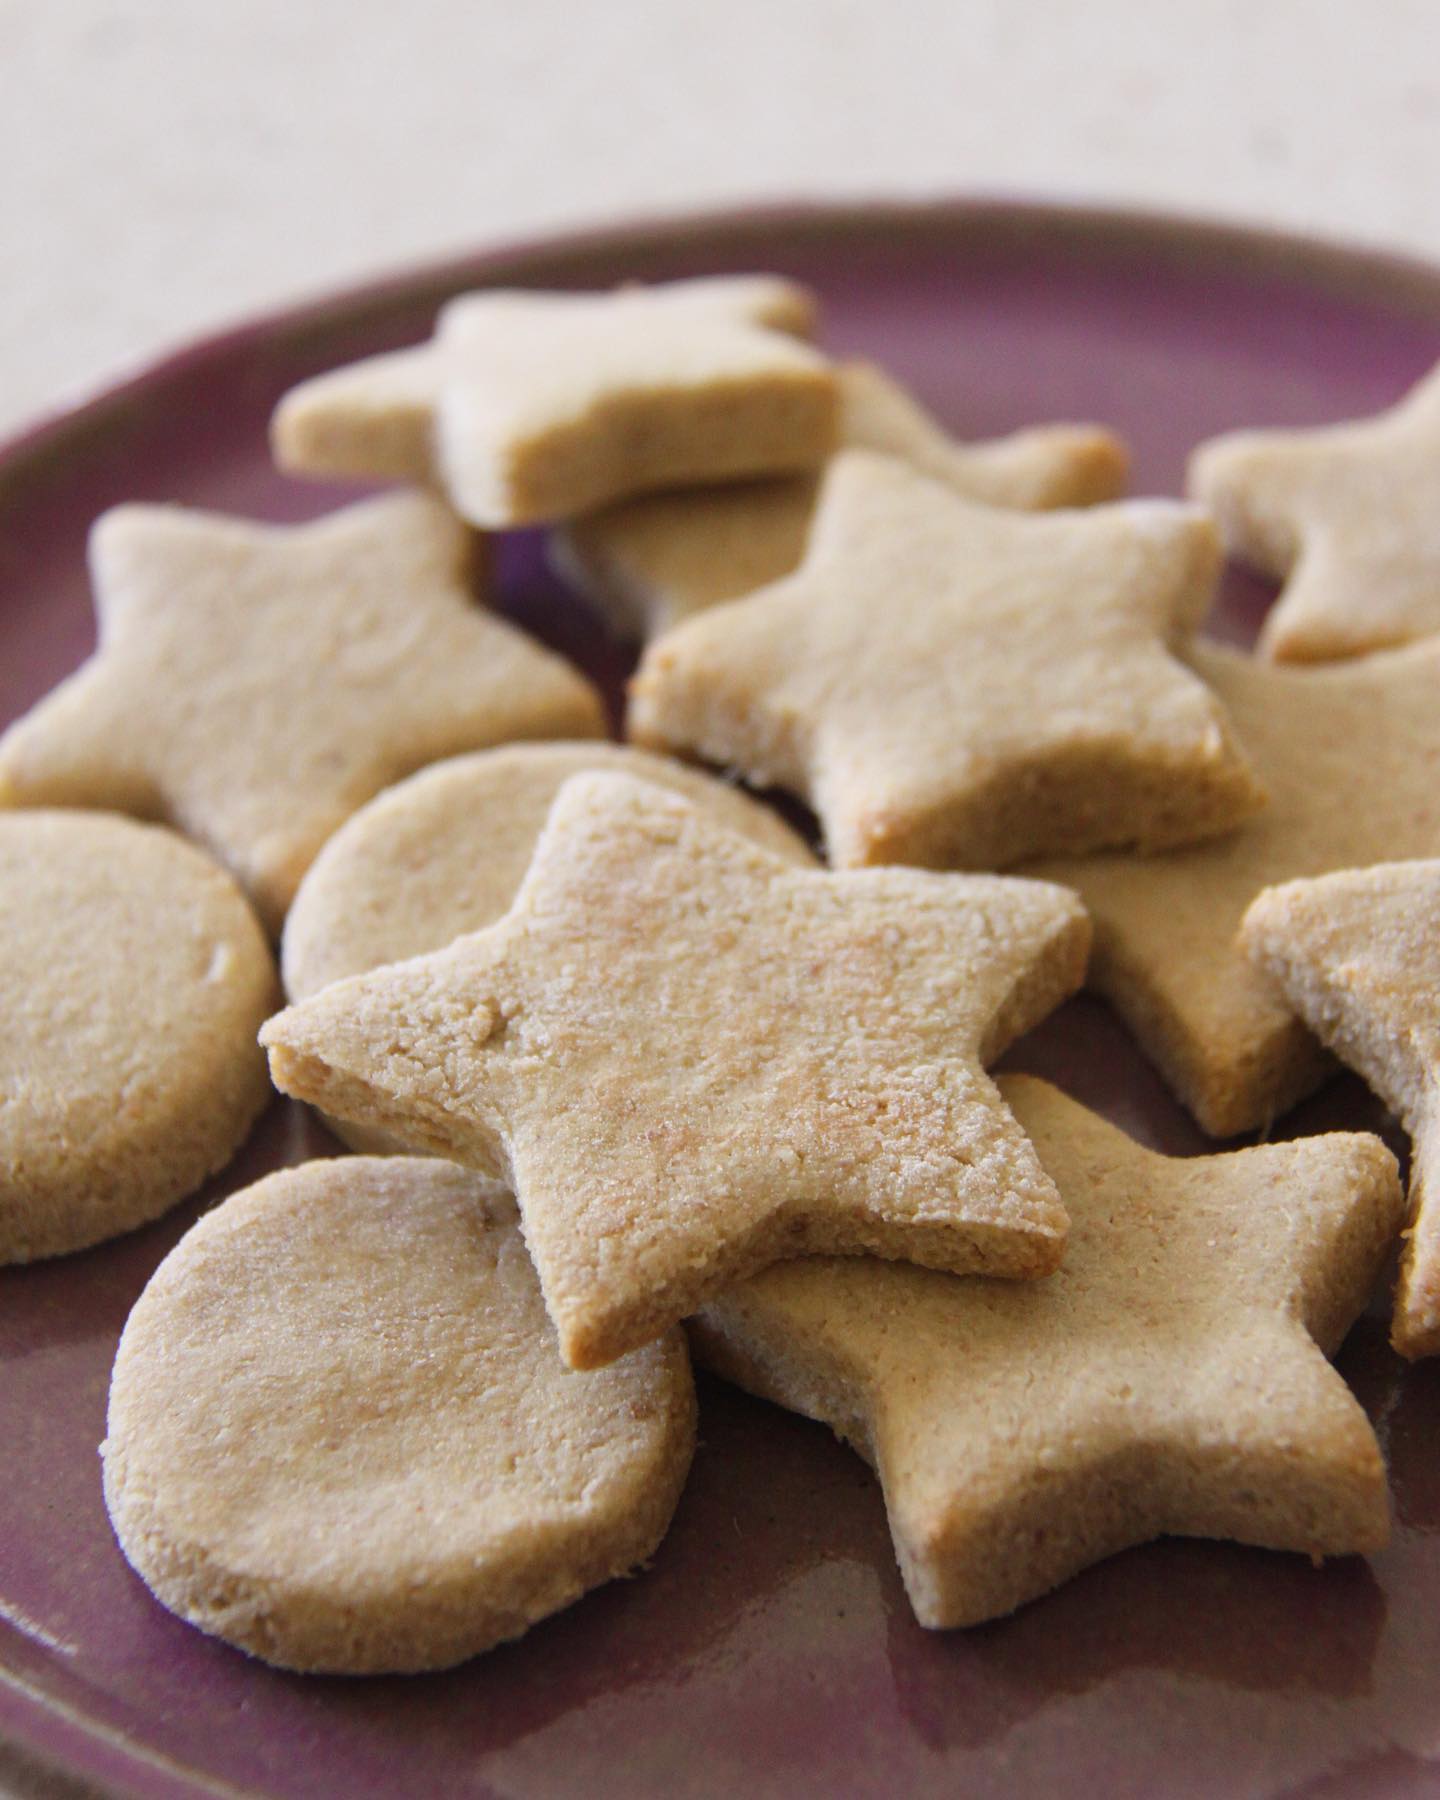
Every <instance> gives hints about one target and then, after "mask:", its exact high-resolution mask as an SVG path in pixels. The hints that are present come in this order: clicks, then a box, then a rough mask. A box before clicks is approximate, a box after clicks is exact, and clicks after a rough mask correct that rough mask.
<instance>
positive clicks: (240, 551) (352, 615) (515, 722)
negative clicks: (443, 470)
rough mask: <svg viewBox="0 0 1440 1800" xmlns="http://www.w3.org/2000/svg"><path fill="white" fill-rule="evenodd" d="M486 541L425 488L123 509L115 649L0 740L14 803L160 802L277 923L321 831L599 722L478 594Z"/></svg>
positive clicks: (106, 638)
mask: <svg viewBox="0 0 1440 1800" xmlns="http://www.w3.org/2000/svg"><path fill="white" fill-rule="evenodd" d="M470 557H471V547H470V537H469V534H468V533H467V532H466V530H465V529H464V527H463V526H462V525H460V524H459V523H458V522H457V521H456V520H455V519H454V518H452V517H451V515H450V514H449V513H448V512H447V511H446V510H445V508H444V507H443V506H441V505H440V504H439V502H438V501H435V500H431V499H427V498H424V497H422V496H420V495H418V494H400V495H391V496H388V497H386V498H383V499H380V500H372V501H368V502H366V503H364V504H362V505H360V506H354V507H350V508H348V509H347V510H345V511H344V512H339V513H333V514H331V515H330V516H329V517H327V518H323V519H320V520H318V521H317V522H316V523H314V524H311V525H301V526H294V527H289V526H285V527H282V526H273V525H254V524H250V523H248V522H245V521H242V520H237V519H229V518H224V517H221V516H219V515H217V514H211V513H196V512H188V511H184V510H182V509H181V508H178V507H160V506H122V507H117V508H116V509H114V510H113V511H111V512H108V513H106V514H105V515H104V517H103V518H101V519H100V520H99V522H98V523H97V524H96V526H95V529H94V532H93V534H92V537H91V565H92V571H93V577H94V584H95V597H96V610H97V612H98V614H99V620H100V644H99V648H98V649H97V651H96V652H95V654H94V655H93V656H92V657H91V658H90V660H89V662H87V663H86V664H85V665H84V667H83V668H81V669H80V670H79V671H78V672H77V673H76V674H74V675H72V676H71V677H70V678H69V679H68V680H67V681H64V682H62V683H61V684H60V686H59V687H58V688H57V689H56V690H55V692H54V693H52V694H51V695H49V696H48V698H46V699H45V700H42V701H41V703H40V704H39V705H38V706H37V707H36V708H35V709H34V710H33V711H32V712H30V713H28V714H27V715H26V716H25V717H24V718H22V719H21V720H20V721H19V722H18V723H16V724H15V725H12V726H11V727H10V729H9V730H8V731H7V732H6V733H5V735H4V736H3V738H0V804H3V805H7V806H37V805H40V806H94V807H105V808H109V809H113V810H115V811H118V812H128V813H136V814H139V815H140V816H142V817H151V818H156V817H159V818H164V819H166V820H168V821H169V822H170V823H172V824H175V825H177V826H179V827H180V829H181V830H183V831H185V832H187V833H188V834H189V835H190V836H192V837H194V838H196V839H198V840H199V841H200V842H201V843H202V844H204V845H205V847H206V848H207V849H209V850H210V851H211V852H212V853H213V854H214V855H215V856H217V857H218V858H219V859H220V860H221V861H222V862H223V863H225V864H226V865H227V866H228V867H229V868H230V869H231V871H232V872H233V873H234V874H235V875H236V876H237V878H238V879H239V880H240V881H241V883H242V884H243V885H244V887H245V888H246V889H247V891H248V892H249V894H250V896H251V898H252V899H253V900H254V902H255V905H256V907H257V908H258V909H259V912H260V915H261V917H262V919H263V920H264V921H265V923H266V925H267V926H268V927H269V928H270V930H271V931H272V932H278V931H279V928H280V923H281V920H282V919H283V918H284V916H285V909H286V907H287V906H288V905H289V903H290V900H291V898H292V897H293V895H294V892H295V889H296V887H297V885H298V884H299V881H300V877H301V876H302V875H303V874H304V872H305V870H306V869H307V868H308V867H309V865H310V862H311V861H312V859H313V858H314V856H315V853H316V851H317V850H318V849H319V848H320V846H321V844H323V843H324V841H325V839H326V838H327V837H329V836H330V834H331V833H332V832H333V831H334V830H335V829H336V827H337V826H339V825H340V824H342V823H343V822H344V820H345V819H346V818H348V817H349V815H350V814H351V813H352V812H354V811H355V809H356V808H357V807H358V806H361V805H363V804H364V802H365V801H366V800H369V799H370V798H371V797H372V796H373V795H374V794H376V793H378V792H379V791H380V789H381V788H383V787H386V786H387V785H388V784H389V783H391V782H392V781H395V780H398V779H399V777H400V776H402V775H407V774H409V773H410V772H411V771H412V770H414V769H417V768H419V767H420V766H421V765H423V764H425V763H428V762H434V761H436V760H437V759H438V758H440V757H442V756H449V755H452V754H453V753H454V752H455V751H457V750H471V749H478V748H480V747H481V746H482V745H486V744H493V743H498V742H501V741H503V740H505V739H507V738H517V737H585V736H587V735H592V734H593V735H595V736H600V735H602V734H603V732H604V730H605V716H604V710H603V707H602V705H601V702H600V697H599V695H598V694H597V693H596V691H595V689H594V688H593V687H592V686H591V684H590V683H589V682H588V681H587V680H586V679H585V678H584V677H583V676H582V675H581V674H580V673H579V672H578V671H577V670H576V669H574V668H572V667H571V666H570V664H569V663H567V662H565V661H564V660H563V659H562V658H560V657H558V656H555V655H553V654H552V653H551V652H550V651H548V650H544V649H542V648H541V647H540V646H539V645H538V644H536V643H534V642H532V641H531V640H530V639H529V638H527V637H526V636H524V634H523V633H521V632H519V631H517V630H515V628H514V627H513V626H511V625H507V624H506V623H505V622H504V621H503V620H501V619H498V618H496V617H494V616H493V615H492V614H490V613H487V612H485V611H483V610H482V609H480V608H479V607H477V606H475V605H474V604H473V603H472V601H471V598H470V593H469V576H470Z"/></svg>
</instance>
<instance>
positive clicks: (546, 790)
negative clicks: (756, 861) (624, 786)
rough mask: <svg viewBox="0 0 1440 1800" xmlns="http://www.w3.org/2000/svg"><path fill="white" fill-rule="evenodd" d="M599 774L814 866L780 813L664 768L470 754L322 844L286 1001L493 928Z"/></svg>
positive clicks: (288, 934)
mask: <svg viewBox="0 0 1440 1800" xmlns="http://www.w3.org/2000/svg"><path fill="white" fill-rule="evenodd" d="M593 769H612V770H615V771H617V772H618V773H620V774H629V775H633V776H635V777H636V778H637V780H641V781H649V782H654V783H655V784H656V785H657V786H659V787H665V788H670V789H671V790H672V791H673V792H675V793H677V794H679V795H681V796H682V797H683V798H684V799H686V800H689V801H691V802H692V803H693V804H694V805H696V806H697V807H699V808H701V809H702V810H703V811H706V812H708V813H709V814H710V815H711V817H713V818H714V820H715V822H716V823H717V824H718V825H724V826H726V827H727V828H728V829H729V830H731V831H738V832H739V833H740V834H741V835H742V836H744V837H750V838H753V839H754V840H755V842H756V843H757V844H761V845H763V846H764V847H765V848H766V849H768V850H771V851H773V852H774V853H775V855H777V856H783V857H784V858H785V860H786V861H787V862H794V863H799V864H801V865H802V866H813V864H814V860H815V859H814V857H813V856H812V855H811V854H810V851H809V849H808V848H807V846H806V844H805V842H804V840H803V838H801V837H800V836H799V835H798V833H796V832H794V831H792V830H791V828H790V827H789V826H788V825H787V824H786V823H785V821H784V820H783V819H782V818H781V817H780V815H779V813H777V812H775V811H773V810H772V808H770V807H768V806H764V805H762V804H761V803H760V802H759V801H758V800H754V799H752V798H751V797H750V795H748V794H747V793H746V792H745V791H744V790H743V789H742V788H737V787H731V786H729V785H728V784H727V783H725V782H723V781H717V780H716V779H715V777H714V776H713V775H707V774H706V773H705V772H704V771H703V770H701V769H691V768H687V767H686V766H685V764H684V763H677V762H672V761H671V760H670V759H669V758H668V757H663V756H649V755H647V754H646V753H645V752H644V751H643V750H631V749H627V748H626V747H625V746H623V745H620V744H605V743H601V742H599V741H598V740H596V741H586V742H582V743H576V744H568V743H552V744H506V745H503V746H501V747H500V748H498V749H495V750H477V751H475V752H474V753H473V754H472V755H469V756H455V757H450V758H449V759H447V760H446V761H445V762H442V763H434V764H432V765H431V767H430V768H428V769H422V770H421V771H420V773H419V774H418V775H412V776H411V777H410V778H409V780H408V781H402V782H400V783H398V784H397V785H396V786H395V787H393V788H388V789H387V790H386V791H385V792H384V793H383V794H381V795H379V796H378V797H377V798H376V799H374V800H372V801H371V802H370V803H369V805H368V806H363V807H361V809H360V811H359V812H357V813H356V814H355V815H354V817H353V818H350V819H347V820H346V822H345V823H344V824H343V825H342V826H341V827H340V829H339V831H337V832H336V833H335V835H334V837H332V838H331V839H330V841H329V842H328V843H327V844H326V846H325V848H324V849H323V850H322V851H321V852H320V854H319V856H318V857H316V859H315V861H314V862H313V863H312V864H311V866H310V869H309V872H308V873H307V874H306V876H305V879H304V880H303V881H302V882H301V883H300V891H299V893H298V894H297V895H296V896H295V904H294V905H293V906H292V907H291V908H290V911H289V913H288V914H287V915H286V919H285V936H284V940H283V945H282V959H281V963H282V968H283V971H284V976H285V992H286V993H287V994H288V995H289V997H290V998H291V999H292V1000H303V999H305V998H306V997H307V996H308V995H310V994H314V993H318V991H319V990H320V989H321V988H322V987H325V986H326V985H327V984H328V983H330V982H332V981H338V980H340V979H341V978H342V977H343V976H346V975H360V974H363V973H364V972H365V971H366V970H367V969H375V968H378V967H379V966H380V965H381V964H382V963H390V962H402V961H403V960H404V959H405V958H406V957H410V956H423V955H425V954H426V953H427V952H428V951H431V950H443V949H444V948H445V946H446V945H447V944H449V943H451V942H453V940H454V939H455V938H457V937H462V936H463V935H464V934H465V933H466V932H469V931H479V930H481V929H483V927H485V926H486V925H493V924H494V923H495V921H496V920H497V919H499V918H501V917H503V915H504V914H505V913H506V912H507V911H508V910H509V908H510V905H511V902H512V901H513V900H514V898H515V895H516V893H517V892H518V891H519V888H520V883H521V882H522V881H523V880H524V877H525V871H526V869H527V868H528V867H529V866H530V857H531V855H532V853H533V852H534V849H535V844H536V840H537V839H538V838H539V836H540V833H541V831H542V829H543V828H544V825H545V820H546V818H547V817H548V816H549V812H550V806H551V803H552V802H553V800H554V798H555V796H556V794H557V793H559V791H560V789H561V787H562V786H563V785H564V784H565V782H567V781H568V780H569V779H570V777H571V776H572V775H582V774H584V773H585V772H586V771H587V770H593Z"/></svg>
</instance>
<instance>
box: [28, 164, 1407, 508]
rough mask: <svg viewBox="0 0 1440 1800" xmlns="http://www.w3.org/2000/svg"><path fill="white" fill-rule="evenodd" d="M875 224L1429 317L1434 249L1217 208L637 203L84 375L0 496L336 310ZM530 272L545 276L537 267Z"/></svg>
mask: <svg viewBox="0 0 1440 1800" xmlns="http://www.w3.org/2000/svg"><path fill="white" fill-rule="evenodd" d="M877 227H883V228H884V229H886V230H888V231H891V232H893V233H895V234H896V235H897V236H901V235H905V236H909V237H912V238H916V239H919V238H923V237H927V236H928V237H932V238H933V237H954V236H956V235H957V234H959V235H964V236H970V237H973V238H974V239H975V240H976V241H984V240H986V239H989V240H990V241H992V242H996V243H1004V242H1007V241H1008V242H1009V243H1011V244H1015V243H1019V242H1023V241H1024V240H1025V239H1027V238H1029V239H1036V238H1039V237H1040V236H1042V235H1046V234H1048V235H1052V236H1053V235H1055V234H1058V235H1061V236H1063V237H1064V238H1066V239H1067V240H1069V241H1070V242H1071V243H1075V244H1083V245H1086V246H1088V247H1090V248H1092V249H1098V250H1100V251H1102V252H1103V251H1107V250H1108V251H1110V252H1112V253H1113V252H1114V251H1116V250H1118V249H1122V248H1128V249H1130V250H1132V251H1133V250H1134V249H1137V248H1147V249H1151V250H1163V252H1164V253H1165V254H1166V255H1167V257H1168V258H1169V259H1171V260H1172V261H1178V262H1184V263H1194V262H1195V261H1197V259H1199V260H1203V261H1208V262H1214V261H1221V260H1223V261H1224V262H1226V263H1227V264H1228V265H1229V266H1231V267H1235V266H1237V265H1242V264H1243V265H1244V266H1245V267H1246V268H1247V269H1248V271H1249V272H1251V273H1259V272H1262V271H1263V272H1268V273H1273V274H1277V275H1280V274H1283V275H1288V276H1289V277H1290V278H1292V279H1294V280H1298V281H1302V282H1309V283H1313V284H1315V285H1318V286H1321V287H1323V288H1324V289H1326V290H1328V291H1330V292H1335V293H1341V294H1347V293H1354V292H1356V291H1357V290H1363V291H1364V292H1365V293H1367V294H1377V293H1378V295H1379V297H1380V298H1382V299H1383V300H1385V302H1386V303H1387V304H1388V305H1390V306H1391V307H1393V308H1395V309H1396V310H1400V311H1405V312H1413V313H1414V314H1415V315H1416V316H1418V317H1421V318H1425V319H1434V320H1435V321H1436V322H1440V256H1436V257H1434V258H1432V257H1430V256H1427V255H1425V254H1423V253H1421V252H1412V251H1408V250H1401V249H1396V248H1394V247H1391V246H1387V245H1381V244H1369V243H1367V242H1365V241H1364V240H1362V239H1358V238H1350V237H1346V236H1339V235H1335V236H1331V235H1327V234H1325V233H1323V232H1318V231H1310V230H1305V229H1294V228H1291V227H1288V226H1279V225H1270V224H1266V223H1265V222H1263V221H1259V220H1242V219H1238V218H1233V217H1230V216H1228V215H1226V214H1224V213H1223V212H1218V211H1217V212H1209V211H1206V210H1203V209H1198V208H1197V209H1195V210H1186V209H1169V208H1165V207H1161V206H1155V207H1150V206H1136V205H1126V204H1116V205H1111V204H1103V203H1096V202H1092V201H1087V200H1067V199H1061V200H1055V199H1046V198H1044V197H1043V196H1029V195H1014V196H1010V195H1004V194H991V193H987V192H983V191H981V192H976V193H965V192H961V193H956V194H951V195H941V196H937V197H929V198H905V197H889V196H879V197H876V198H873V199H865V198H846V197H838V198H833V199H828V198H827V199H808V198H806V199H776V200H765V201H760V202H754V203H745V202H741V203H738V204H735V205H726V206H720V207H714V208H703V209H700V210H698V211H696V210H688V211H687V210H661V211H657V212H654V213H649V212H643V213H638V214H635V215H632V216H629V217H625V218H621V219H617V220H614V221H609V222H601V223H598V224H583V225H579V226H575V227H569V228H563V229H560V230H557V231H554V232H537V233H533V234H532V233H525V234H521V235H519V236H517V237H505V238H503V239H501V240H500V241H499V242H496V243H482V244H480V245H479V246H478V247H475V248H472V249H468V250H459V251H452V252H448V253H445V254H442V255H440V256H438V257H433V258H425V259H424V260H422V261H419V262H414V263H402V264H397V265H395V266H393V267H390V268H386V269H383V270H381V271H379V272H378V273H376V274H374V275H367V276H361V277H360V278H358V279H357V280H355V281H349V282H344V281H342V282H341V283H340V284H339V285H336V286H331V287H326V288H321V289H317V290H314V291H312V292H307V293H302V294H300V295H298V296H297V297H295V298H292V299H288V300H282V301H280V302H279V303H277V304H275V305H273V306H267V307H262V308H260V309H258V310H256V311H251V312H244V313H241V314H240V315H239V316H238V317H236V318H234V319H231V320H229V321H226V322H222V323H221V324H220V325H218V326H217V327H215V328H214V329H213V330H206V331H202V332H199V333H196V334H193V335H187V336H186V337H184V338H181V339H180V340H178V341H177V342H175V343H173V344H171V345H170V346H169V347H167V348H163V349H161V350H159V351H158V352H156V353H154V354H153V355H143V356H141V357H139V358H137V359H136V360H134V361H133V362H127V361H125V360H124V359H122V360H121V361H120V362H119V363H118V365H116V366H113V367H112V368H111V369H110V370H109V371H107V372H103V373H102V374H100V375H99V376H98V377H96V379H95V380H94V381H93V382H88V383H82V384H80V385H79V387H78V388H77V389H76V390H75V391H73V392H71V393H68V394H62V395H61V396H60V397H59V398H58V399H57V400H56V401H55V402H54V403H53V404H50V405H47V406H43V407H42V408H41V410H40V411H39V412H37V413H34V414H32V415H30V416H29V418H27V419H24V420H22V421H21V423H20V424H19V425H18V426H17V427H16V428H14V429H13V430H11V431H9V432H7V433H6V434H4V435H3V436H0V497H3V492H4V488H5V487H6V486H8V484H9V482H10V481H11V480H12V479H13V478H14V476H15V475H16V474H17V472H18V471H19V470H20V468H21V467H22V466H23V465H24V464H25V463H27V462H29V460H30V459H31V458H32V457H35V456H39V455H42V454H45V453H48V452H50V451H52V450H54V449H55V448H57V447H59V446H60V445H61V444H62V443H63V440H64V439H65V438H66V437H68V436H69V435H70V434H71V433H72V432H75V431H79V430H83V429H86V428H89V427H91V426H93V425H96V424H98V423H100V422H101V421H102V420H103V419H104V418H105V416H106V414H107V413H110V412H112V411H114V410H118V409H119V408H121V407H123V406H124V405H125V404H126V403H127V402H130V401H133V400H137V399H139V398H140V397H141V396H142V395H143V394H144V393H146V392H147V391H149V390H150V389H152V388H154V387H157V386H163V385H164V384H166V383H167V382H169V381H170V380H172V379H174V378H176V377H178V376H182V375H185V374H193V373H197V372H199V371H200V370H202V369H203V367H204V365H205V364H206V363H209V362H214V361H218V360H221V359H223V358H225V357H230V356H235V355H240V354H243V353H244V352H245V351H246V350H247V349H248V348H249V347H251V346H252V345H254V344H257V343H259V342H261V341H263V340H265V339H269V338H272V337H274V336H277V335H282V334H283V335H298V334H302V333H304V332H306V331H312V330H316V329H318V328H320V327H322V326H324V325H325V324H326V323H328V322H330V321H332V320H333V319H334V318H335V316H336V315H337V314H343V315H345V317H346V318H347V319H353V318H355V317H357V316H361V315H363V314H364V313H366V312H377V313H383V312H384V311H385V310H386V309H387V308H388V307H389V306H391V305H395V304H398V303H400V302H402V301H405V300H407V299H414V298H415V297H417V296H418V295H420V294H423V293H426V292H430V291H433V292H434V293H435V295H436V297H437V303H438V301H439V299H440V298H441V297H443V296H444V295H445V294H446V293H447V292H449V293H453V292H458V291H460V290H461V289H463V288H464V287H465V286H467V285H470V284H481V285H494V284H496V283H497V282H498V281H499V280H501V279H504V278H506V277H512V278H514V279H516V280H518V281H521V282H524V281H525V279H526V275H527V271H529V270H531V269H534V270H535V271H536V272H537V274H538V271H539V269H541V268H543V267H546V266H548V267H550V268H552V269H553V268H554V267H555V266H556V265H557V264H561V263H563V264H566V265H571V270H569V271H567V272H572V271H573V272H574V273H576V274H580V273H583V271H584V269H585V266H586V264H593V263H600V262H604V261H606V260H608V259H610V258H612V257H614V256H616V255H617V254H620V253H622V252H625V251H633V250H635V249H637V248H641V247H643V249H644V250H645V251H646V252H647V253H651V254H653V253H656V252H660V251H664V250H667V249H680V248H683V247H684V246H685V245H686V244H687V242H689V243H696V244H699V243H703V244H704V245H705V246H706V247H707V248H717V247H720V246H722V245H723V244H724V242H725V240H726V239H732V238H733V239H742V240H749V239H754V238H756V237H767V238H775V239H777V240H785V239H793V238H795V237H796V236H803V237H806V238H809V239H812V240H814V239H817V238H835V237H843V236H846V235H857V236H858V235H869V234H873V233H874V232H875V230H876V229H877ZM540 278H541V279H550V278H553V277H545V276H541V277H540Z"/></svg>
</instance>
